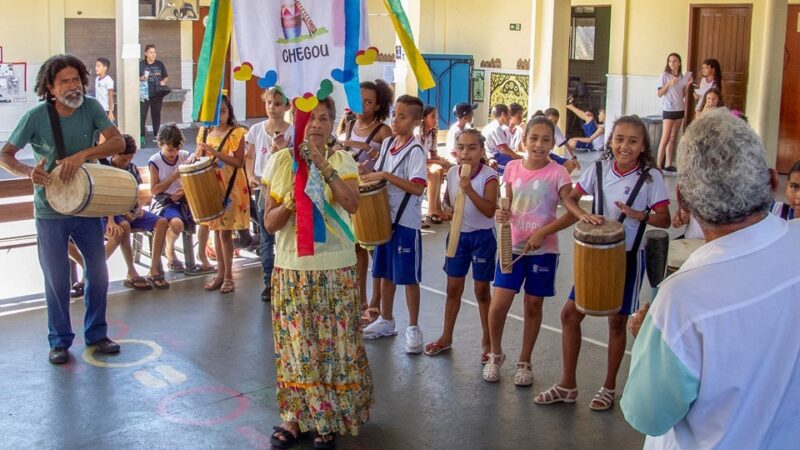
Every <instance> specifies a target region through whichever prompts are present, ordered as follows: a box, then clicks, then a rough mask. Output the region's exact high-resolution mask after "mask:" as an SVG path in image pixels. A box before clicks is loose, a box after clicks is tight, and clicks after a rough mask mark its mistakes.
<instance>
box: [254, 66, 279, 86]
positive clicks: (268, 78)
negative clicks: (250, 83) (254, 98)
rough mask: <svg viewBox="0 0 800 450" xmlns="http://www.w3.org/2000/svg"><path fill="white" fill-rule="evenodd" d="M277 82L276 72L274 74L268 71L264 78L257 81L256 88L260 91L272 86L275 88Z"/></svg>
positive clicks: (272, 71)
mask: <svg viewBox="0 0 800 450" xmlns="http://www.w3.org/2000/svg"><path fill="white" fill-rule="evenodd" d="M277 82H278V72H275V71H274V70H268V71H267V73H265V74H264V76H263V77H261V78H260V79H259V80H258V87H260V88H261V89H269V88H271V87H272V86H275V83H277Z"/></svg>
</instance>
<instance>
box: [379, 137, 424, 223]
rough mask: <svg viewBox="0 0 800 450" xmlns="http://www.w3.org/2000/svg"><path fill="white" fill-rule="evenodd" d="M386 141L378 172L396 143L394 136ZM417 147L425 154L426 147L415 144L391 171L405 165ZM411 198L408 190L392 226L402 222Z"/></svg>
mask: <svg viewBox="0 0 800 450" xmlns="http://www.w3.org/2000/svg"><path fill="white" fill-rule="evenodd" d="M379 128H380V127H379ZM384 142H385V144H384V146H385V147H386V149H385V150H384V151H383V155H381V156H382V158H381V161H380V163H379V164H378V172H380V171H382V170H383V165H384V164H385V163H386V159H387V158H388V157H389V152H390V151H391V150H390V149H391V148H392V144H393V143H394V136H392V137H390V138H389V139H387V140H386V141H384ZM415 148H419V149H420V150H422V152H423V154H424V153H425V149H424V148H422V146H421V145H419V144H417V145H414V146H413V147H411V148H410V149H408V152H406V154H405V155H403V157H402V158H400V161H399V162H398V163H397V164H395V166H394V167H393V168H392V170H391V171H390V173H394V172H395V171H396V170H397V169H398V168H399V167H400V166H401V165H403V163H404V162H405V160H406V158H408V155H410V154H411V152H412V151H414V149H415ZM409 200H411V194H410V193H408V192H406V195H404V196H403V200H402V201H400V207H399V208H397V215H396V216H395V217H394V222H392V228H394V227H395V226H396V225H397V223H398V222H400V218H401V217H403V213H404V212H405V210H406V206H408V201H409Z"/></svg>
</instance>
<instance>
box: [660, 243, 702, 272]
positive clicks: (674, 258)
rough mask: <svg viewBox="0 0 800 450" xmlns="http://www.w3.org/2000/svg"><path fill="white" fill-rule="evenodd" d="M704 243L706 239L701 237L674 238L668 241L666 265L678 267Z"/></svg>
mask: <svg viewBox="0 0 800 450" xmlns="http://www.w3.org/2000/svg"><path fill="white" fill-rule="evenodd" d="M705 243H706V241H705V240H703V239H675V240H674V241H669V253H668V254H667V266H668V267H670V268H673V269H679V268H680V267H681V266H682V265H683V263H685V262H686V260H687V259H689V256H691V254H692V253H694V251H695V250H697V249H698V248H700V247H702V246H703V245H704V244H705Z"/></svg>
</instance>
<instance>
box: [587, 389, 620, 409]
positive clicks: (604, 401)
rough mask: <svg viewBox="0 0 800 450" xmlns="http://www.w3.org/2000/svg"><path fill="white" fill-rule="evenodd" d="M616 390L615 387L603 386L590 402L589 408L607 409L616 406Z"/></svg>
mask: <svg viewBox="0 0 800 450" xmlns="http://www.w3.org/2000/svg"><path fill="white" fill-rule="evenodd" d="M615 394H616V391H615V390H614V389H606V387H605V386H603V387H601V388H600V390H599V391H597V394H596V395H595V396H594V398H593V399H592V401H591V402H589V409H591V410H593V411H606V410H609V409H611V407H612V406H614V397H615Z"/></svg>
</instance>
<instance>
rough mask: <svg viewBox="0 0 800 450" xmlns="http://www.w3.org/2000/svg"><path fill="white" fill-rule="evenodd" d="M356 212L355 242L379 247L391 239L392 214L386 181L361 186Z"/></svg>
mask: <svg viewBox="0 0 800 450" xmlns="http://www.w3.org/2000/svg"><path fill="white" fill-rule="evenodd" d="M358 192H359V195H360V199H359V203H358V210H357V211H356V213H355V214H353V228H354V231H355V235H356V241H358V243H359V244H362V245H380V244H385V243H386V242H389V239H391V238H392V213H391V209H389V193H388V192H387V191H386V181H385V180H381V181H376V182H374V183H367V184H362V185H360V186H359V187H358Z"/></svg>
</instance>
